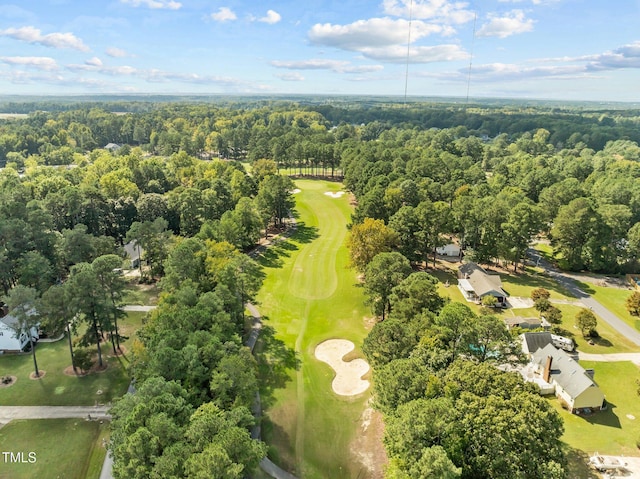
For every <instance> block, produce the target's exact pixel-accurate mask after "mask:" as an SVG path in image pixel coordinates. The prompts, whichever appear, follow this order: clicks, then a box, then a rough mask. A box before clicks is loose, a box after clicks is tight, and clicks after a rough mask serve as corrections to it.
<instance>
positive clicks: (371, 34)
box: [309, 17, 453, 51]
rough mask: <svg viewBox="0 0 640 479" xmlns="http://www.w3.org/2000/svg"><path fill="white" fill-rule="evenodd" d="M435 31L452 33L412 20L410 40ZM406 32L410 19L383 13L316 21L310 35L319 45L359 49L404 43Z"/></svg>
mask: <svg viewBox="0 0 640 479" xmlns="http://www.w3.org/2000/svg"><path fill="white" fill-rule="evenodd" d="M435 33H440V34H445V35H447V34H450V33H453V30H452V29H451V28H450V27H447V26H441V25H436V24H432V23H425V22H422V21H414V22H412V23H411V40H412V42H415V41H417V40H419V39H420V38H423V37H426V36H429V35H432V34H435ZM408 34H409V21H407V20H402V19H395V20H394V19H391V18H388V17H385V18H371V19H369V20H358V21H356V22H353V23H350V24H348V25H332V24H331V23H324V24H319V23H318V24H316V25H314V26H313V27H311V30H310V31H309V39H310V40H311V42H312V43H315V44H318V45H326V46H331V47H335V48H340V49H343V50H350V51H361V50H362V49H363V48H372V47H385V46H389V45H400V44H405V45H406V43H407V39H408V37H409V35H408Z"/></svg>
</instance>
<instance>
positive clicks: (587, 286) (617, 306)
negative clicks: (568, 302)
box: [578, 282, 640, 331]
mask: <svg viewBox="0 0 640 479" xmlns="http://www.w3.org/2000/svg"><path fill="white" fill-rule="evenodd" d="M578 286H580V289H582V290H583V291H585V292H586V293H589V294H590V295H591V296H593V298H594V299H595V300H596V301H598V302H599V303H600V304H602V305H603V306H604V307H605V308H607V309H609V310H610V311H611V312H612V313H614V314H615V315H616V316H618V317H619V318H620V319H622V320H623V321H624V322H626V323H627V324H628V325H629V326H631V327H632V328H635V329H637V330H638V331H640V318H639V317H637V316H631V315H630V314H629V311H627V308H626V301H627V298H628V297H629V296H631V293H632V292H633V291H631V290H630V289H623V288H614V287H608V286H599V285H595V284H592V283H585V282H578Z"/></svg>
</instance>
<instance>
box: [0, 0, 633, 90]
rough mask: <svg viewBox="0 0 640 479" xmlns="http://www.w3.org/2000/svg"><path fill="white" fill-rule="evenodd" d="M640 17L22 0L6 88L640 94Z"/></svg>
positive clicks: (551, 5)
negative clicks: (639, 27) (639, 86)
mask: <svg viewBox="0 0 640 479" xmlns="http://www.w3.org/2000/svg"><path fill="white" fill-rule="evenodd" d="M639 24H640V2H639V1H638V0H619V1H617V2H615V4H608V3H606V2H602V1H600V0H482V1H480V0H467V1H464V0H462V1H459V0H375V1H373V2H362V1H361V0H358V1H357V0H343V1H341V2H334V1H330V0H309V1H308V2H290V1H286V0H270V2H267V3H264V2H260V3H259V2H256V1H255V0H253V1H250V0H233V1H230V2H215V5H211V2H206V1H205V0H95V1H91V2H77V1H73V0H21V2H19V4H18V2H15V3H6V4H4V5H0V52H1V53H0V91H2V92H4V93H5V94H15V95H44V96H60V95H65V96H68V95H71V96H76V95H77V96H81V95H96V94H112V95H123V94H133V95H207V96H214V95H318V94H319V93H317V92H323V93H320V94H322V95H338V96H349V95H367V96H374V95H375V96H377V95H381V96H388V95H393V96H398V97H402V98H404V96H405V94H406V96H407V98H411V97H425V96H426V97H433V96H437V97H440V96H443V97H450V98H465V99H466V98H467V96H468V97H470V98H491V99H493V98H508V99H514V100H515V99H523V100H542V101H578V102H619V103H635V102H640V90H639V89H638V88H637V85H638V84H640V30H638V28H637V26H638V25H639ZM185 90H190V93H184V92H185ZM191 92H192V93H191Z"/></svg>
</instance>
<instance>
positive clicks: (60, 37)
mask: <svg viewBox="0 0 640 479" xmlns="http://www.w3.org/2000/svg"><path fill="white" fill-rule="evenodd" d="M0 36H4V37H10V38H14V39H15V40H20V41H23V42H27V43H37V44H40V45H44V46H46V47H52V48H70V49H74V50H80V51H82V52H87V51H89V47H88V46H86V45H85V44H84V43H83V42H82V40H81V39H79V38H78V37H76V36H75V35H74V34H73V33H68V32H67V33H59V32H56V33H48V34H46V35H43V34H42V32H41V31H40V30H39V29H37V28H35V27H31V26H29V27H20V28H7V29H6V30H0Z"/></svg>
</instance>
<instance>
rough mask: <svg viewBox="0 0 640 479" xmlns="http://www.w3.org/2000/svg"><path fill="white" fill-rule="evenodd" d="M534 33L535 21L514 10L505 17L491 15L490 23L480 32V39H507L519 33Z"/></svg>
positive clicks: (520, 11) (478, 34)
mask: <svg viewBox="0 0 640 479" xmlns="http://www.w3.org/2000/svg"><path fill="white" fill-rule="evenodd" d="M531 31H533V20H531V19H530V18H529V19H527V18H525V15H524V12H523V11H522V10H513V11H511V12H509V13H507V14H506V15H504V16H497V15H495V14H490V15H489V23H485V24H484V25H482V27H481V28H480V30H478V33H477V36H479V37H498V38H507V37H508V36H511V35H515V34H517V33H525V32H531Z"/></svg>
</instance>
